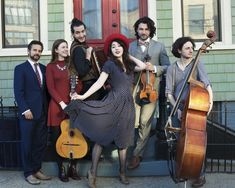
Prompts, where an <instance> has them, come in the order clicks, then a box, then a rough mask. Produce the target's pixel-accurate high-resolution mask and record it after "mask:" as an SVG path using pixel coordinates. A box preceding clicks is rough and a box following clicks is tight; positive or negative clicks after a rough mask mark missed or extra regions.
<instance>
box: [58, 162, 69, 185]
mask: <svg viewBox="0 0 235 188" xmlns="http://www.w3.org/2000/svg"><path fill="white" fill-rule="evenodd" d="M58 178H59V179H60V180H61V181H62V182H68V181H69V178H68V176H67V174H66V170H65V167H64V166H61V167H59V175H58Z"/></svg>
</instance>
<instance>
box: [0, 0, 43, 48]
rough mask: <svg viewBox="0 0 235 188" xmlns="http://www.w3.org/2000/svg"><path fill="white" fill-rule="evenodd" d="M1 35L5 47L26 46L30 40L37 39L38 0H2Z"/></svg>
mask: <svg viewBox="0 0 235 188" xmlns="http://www.w3.org/2000/svg"><path fill="white" fill-rule="evenodd" d="M3 7H4V15H3V16H4V20H5V25H3V36H4V40H3V41H4V44H3V46H4V47H5V48H6V47H22V46H26V45H27V44H28V43H29V42H30V41H31V40H33V39H37V40H39V3H38V0H4V1H3Z"/></svg>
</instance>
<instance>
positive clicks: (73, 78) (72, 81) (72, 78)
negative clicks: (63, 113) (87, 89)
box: [70, 75, 77, 93]
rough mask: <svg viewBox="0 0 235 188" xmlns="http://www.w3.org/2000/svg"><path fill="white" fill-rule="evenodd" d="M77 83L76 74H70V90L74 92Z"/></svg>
mask: <svg viewBox="0 0 235 188" xmlns="http://www.w3.org/2000/svg"><path fill="white" fill-rule="evenodd" d="M76 85H77V76H76V75H71V76H70V92H71V93H74V92H75V89H76Z"/></svg>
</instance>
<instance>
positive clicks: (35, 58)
mask: <svg viewBox="0 0 235 188" xmlns="http://www.w3.org/2000/svg"><path fill="white" fill-rule="evenodd" d="M29 57H30V59H32V60H33V61H38V60H39V59H40V55H38V54H35V55H30V56H29Z"/></svg>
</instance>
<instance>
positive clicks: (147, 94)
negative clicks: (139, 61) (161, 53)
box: [140, 54, 158, 104]
mask: <svg viewBox="0 0 235 188" xmlns="http://www.w3.org/2000/svg"><path fill="white" fill-rule="evenodd" d="M150 60H151V57H150V56H149V54H146V56H145V57H144V61H145V62H149V61H150ZM154 82H155V74H154V73H152V72H150V71H149V70H146V71H144V72H143V71H142V72H141V83H142V85H143V88H142V90H141V91H140V100H141V102H142V103H144V104H147V103H149V102H150V103H152V102H156V100H157V98H158V93H157V91H156V89H154Z"/></svg>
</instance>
